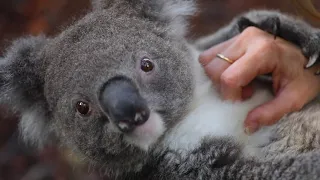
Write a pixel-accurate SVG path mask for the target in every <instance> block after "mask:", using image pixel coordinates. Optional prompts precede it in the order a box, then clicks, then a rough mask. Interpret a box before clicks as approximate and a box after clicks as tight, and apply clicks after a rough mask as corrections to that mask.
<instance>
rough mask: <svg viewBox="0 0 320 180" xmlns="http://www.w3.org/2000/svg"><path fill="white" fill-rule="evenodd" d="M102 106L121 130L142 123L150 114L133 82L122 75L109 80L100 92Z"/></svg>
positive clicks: (126, 130) (125, 130)
mask: <svg viewBox="0 0 320 180" xmlns="http://www.w3.org/2000/svg"><path fill="white" fill-rule="evenodd" d="M100 103H101V106H102V108H103V109H104V110H105V111H106V112H107V113H108V115H109V116H110V121H112V122H113V123H114V124H115V125H116V126H117V127H118V128H119V129H120V130H121V131H122V132H130V131H132V130H133V129H134V128H135V127H137V126H139V125H142V124H144V123H145V122H146V121H147V120H148V119H149V116H150V110H149V108H148V106H147V102H146V101H145V100H144V99H143V98H142V97H141V95H140V93H139V91H138V89H137V88H136V87H135V86H134V85H133V83H132V82H131V81H130V80H128V79H126V78H122V77H117V78H113V79H111V80H109V81H108V82H107V83H106V84H105V86H104V87H103V88H102V90H101V92H100Z"/></svg>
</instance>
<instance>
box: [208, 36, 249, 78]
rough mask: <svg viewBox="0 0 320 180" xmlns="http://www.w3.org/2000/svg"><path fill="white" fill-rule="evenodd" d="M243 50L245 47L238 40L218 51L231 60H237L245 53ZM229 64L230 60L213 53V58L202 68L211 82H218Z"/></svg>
mask: <svg viewBox="0 0 320 180" xmlns="http://www.w3.org/2000/svg"><path fill="white" fill-rule="evenodd" d="M245 51H246V49H245V47H244V46H241V45H240V44H239V42H238V41H235V42H233V43H232V44H231V45H229V46H228V47H227V48H226V49H223V50H221V51H219V53H220V54H222V55H224V56H225V57H227V58H229V59H230V60H232V61H237V60H238V59H239V58H240V57H241V56H242V55H243V54H244V53H245ZM229 66H231V64H230V62H228V61H225V60H223V59H220V58H218V57H216V54H215V56H214V57H213V59H212V60H211V61H210V62H209V63H207V64H206V65H204V70H205V72H206V74H207V75H208V77H209V78H210V79H211V80H212V81H213V82H215V83H217V84H220V81H221V75H222V73H223V72H224V71H225V70H226V69H227V68H228V67H229Z"/></svg>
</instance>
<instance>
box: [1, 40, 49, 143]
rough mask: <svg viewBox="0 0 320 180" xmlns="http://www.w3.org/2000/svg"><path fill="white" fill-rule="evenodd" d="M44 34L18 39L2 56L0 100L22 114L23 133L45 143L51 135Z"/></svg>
mask: <svg viewBox="0 0 320 180" xmlns="http://www.w3.org/2000/svg"><path fill="white" fill-rule="evenodd" d="M46 41H47V39H46V38H45V37H44V36H38V37H29V38H23V39H19V40H16V41H15V42H14V43H13V45H12V46H11V47H10V48H9V49H8V50H7V52H6V54H5V57H4V58H1V59H0V60H1V61H0V104H5V105H7V106H9V107H10V108H11V109H12V110H13V112H17V113H18V114H20V115H21V121H20V129H21V133H22V137H23V138H24V139H25V140H28V141H29V142H32V143H35V144H43V141H44V140H45V138H46V137H47V135H48V128H47V123H46V121H47V120H46V117H45V116H46V114H47V110H46V101H45V98H44V92H43V85H44V68H45V67H44V63H43V62H42V60H41V58H40V57H41V56H40V53H41V52H40V50H41V48H42V46H43V45H44V44H45V43H46Z"/></svg>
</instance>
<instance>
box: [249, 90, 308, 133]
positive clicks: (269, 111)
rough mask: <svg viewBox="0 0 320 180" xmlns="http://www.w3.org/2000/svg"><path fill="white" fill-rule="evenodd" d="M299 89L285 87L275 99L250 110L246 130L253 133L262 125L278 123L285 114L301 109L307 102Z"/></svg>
mask: <svg viewBox="0 0 320 180" xmlns="http://www.w3.org/2000/svg"><path fill="white" fill-rule="evenodd" d="M299 92H300V91H299V90H298V89H295V90H294V89H292V88H289V87H287V88H285V89H283V90H282V91H281V92H280V93H279V94H278V95H277V96H276V97H275V99H273V100H271V101H269V102H267V103H265V104H262V105H260V106H258V107H257V108H255V109H253V110H252V111H251V112H249V114H248V116H247V118H246V120H245V122H244V126H245V131H246V133H247V134H252V133H254V132H255V131H257V130H258V129H259V128H260V127H261V126H268V125H272V124H274V123H276V122H277V121H278V120H280V119H281V118H282V117H283V116H284V115H285V114H287V113H290V112H293V111H296V110H300V109H301V108H302V106H303V105H304V104H305V101H304V99H303V98H302V97H303V96H301V95H299V94H300V93H299Z"/></svg>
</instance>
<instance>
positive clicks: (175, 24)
mask: <svg viewBox="0 0 320 180" xmlns="http://www.w3.org/2000/svg"><path fill="white" fill-rule="evenodd" d="M91 2H92V6H93V9H94V10H99V9H108V8H109V10H110V11H123V13H122V12H121V14H125V13H127V12H128V10H129V9H131V10H134V11H135V12H141V14H143V16H144V17H146V18H149V19H151V20H155V21H161V22H163V23H166V27H167V28H169V29H168V30H169V31H168V33H171V34H173V35H179V36H184V35H185V34H186V32H187V31H186V30H187V26H188V25H189V23H188V18H189V17H191V16H193V15H195V13H196V11H197V5H196V0H92V1H91ZM114 7H115V8H114ZM112 8H113V9H112ZM111 9H112V10H111ZM131 15H132V14H130V16H131Z"/></svg>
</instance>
